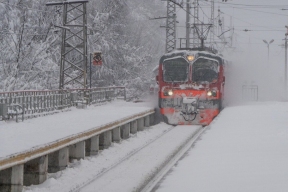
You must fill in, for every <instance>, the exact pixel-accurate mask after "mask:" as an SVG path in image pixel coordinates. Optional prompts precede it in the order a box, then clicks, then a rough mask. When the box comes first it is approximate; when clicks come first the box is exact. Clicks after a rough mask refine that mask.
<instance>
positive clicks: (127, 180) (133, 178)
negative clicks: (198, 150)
mask: <svg viewBox="0 0 288 192" xmlns="http://www.w3.org/2000/svg"><path fill="white" fill-rule="evenodd" d="M158 126H159V125H158ZM161 126H163V124H162V125H161ZM166 126H167V128H166V129H165V131H163V132H162V133H161V134H158V135H156V136H155V137H152V138H150V139H148V140H147V142H145V143H144V144H142V145H140V146H138V147H137V148H134V149H133V150H132V151H130V152H129V153H127V154H126V155H125V156H123V157H122V158H120V159H118V160H117V161H115V162H114V163H113V164H111V165H110V166H109V167H106V168H105V169H103V170H102V171H101V172H99V173H98V174H95V175H94V176H93V177H91V178H90V179H88V180H87V181H85V182H83V183H81V184H80V185H77V186H76V187H74V188H73V189H71V190H69V191H70V192H88V191H103V192H105V191H115V190H116V191H123V192H124V191H139V192H140V191H141V192H148V191H151V190H153V188H154V187H155V186H156V185H157V183H158V182H159V181H160V180H161V179H162V177H163V176H164V175H165V174H166V173H167V172H168V171H169V170H170V169H171V167H173V166H174V164H175V163H176V162H177V161H178V160H179V159H180V158H181V157H182V156H183V154H184V153H185V152H186V151H187V150H188V149H189V148H190V147H191V146H192V145H193V143H194V142H195V141H197V139H198V138H199V136H200V135H201V134H202V133H203V132H204V131H205V130H206V128H202V127H201V126H190V127H189V126H176V127H174V126H168V125H166ZM152 129H157V125H156V126H155V127H154V128H152ZM131 182H133V183H131Z"/></svg>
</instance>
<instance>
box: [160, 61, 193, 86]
mask: <svg viewBox="0 0 288 192" xmlns="http://www.w3.org/2000/svg"><path fill="white" fill-rule="evenodd" d="M188 69H189V65H188V63H187V61H186V60H184V59H182V58H177V59H171V60H166V61H164V62H163V79H164V81H165V82H172V83H173V82H186V81H188V71H189V70H188Z"/></svg>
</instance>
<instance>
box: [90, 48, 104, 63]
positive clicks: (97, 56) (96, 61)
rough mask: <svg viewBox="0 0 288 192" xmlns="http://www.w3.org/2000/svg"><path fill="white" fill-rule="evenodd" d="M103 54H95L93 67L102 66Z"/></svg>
mask: <svg viewBox="0 0 288 192" xmlns="http://www.w3.org/2000/svg"><path fill="white" fill-rule="evenodd" d="M101 55H102V53H101V52H100V51H97V52H94V53H93V61H92V63H93V65H94V66H101V65H102V56H101Z"/></svg>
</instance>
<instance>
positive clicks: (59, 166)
mask: <svg viewBox="0 0 288 192" xmlns="http://www.w3.org/2000/svg"><path fill="white" fill-rule="evenodd" d="M68 163H69V148H68V147H64V148H62V149H60V150H59V151H55V152H54V153H51V154H49V155H48V172H49V173H56V172H57V171H62V170H64V169H65V168H66V167H67V165H68Z"/></svg>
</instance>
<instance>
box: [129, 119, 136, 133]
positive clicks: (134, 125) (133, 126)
mask: <svg viewBox="0 0 288 192" xmlns="http://www.w3.org/2000/svg"><path fill="white" fill-rule="evenodd" d="M137 122H138V121H137V120H135V121H132V122H131V123H130V133H131V134H136V133H137Z"/></svg>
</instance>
